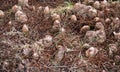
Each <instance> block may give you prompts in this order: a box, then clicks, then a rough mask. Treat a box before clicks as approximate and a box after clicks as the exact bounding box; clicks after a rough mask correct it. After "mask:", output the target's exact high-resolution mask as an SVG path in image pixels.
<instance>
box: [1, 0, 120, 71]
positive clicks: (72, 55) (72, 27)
mask: <svg viewBox="0 0 120 72" xmlns="http://www.w3.org/2000/svg"><path fill="white" fill-rule="evenodd" d="M15 4H17V0H0V10H3V11H5V17H4V18H3V19H0V72H104V71H105V72H120V44H119V41H118V40H117V39H115V38H114V36H113V33H112V32H113V31H117V32H119V31H120V28H117V29H113V27H111V26H110V25H106V24H105V23H104V21H103V23H104V26H105V32H106V34H107V39H106V41H105V42H104V43H101V44H99V43H90V45H91V46H94V47H96V48H98V49H99V50H100V51H99V52H98V54H97V55H96V56H95V57H93V58H87V57H86V56H85V51H86V49H84V48H82V45H83V44H84V43H85V42H86V41H84V39H85V38H84V36H85V34H83V33H81V32H80V28H81V27H82V26H83V25H84V24H85V25H90V26H91V30H96V29H95V27H94V24H95V21H94V20H93V19H91V18H85V19H83V18H81V17H79V16H77V18H78V20H77V22H71V21H70V19H69V16H70V15H71V14H72V13H71V12H67V11H66V12H65V13H66V14H65V15H62V14H61V19H62V20H61V22H62V24H65V23H67V25H65V29H66V34H65V35H64V37H59V32H58V31H57V32H53V31H52V25H53V22H54V21H53V20H52V19H51V17H50V16H48V18H46V17H45V16H44V14H43V12H41V13H36V12H37V9H36V10H35V11H33V10H30V9H28V8H26V7H25V8H24V11H25V13H26V14H27V16H28V18H29V19H28V22H26V24H27V25H28V26H29V29H30V32H29V33H28V34H23V33H22V30H21V29H22V26H23V23H19V22H16V21H15V17H14V13H11V12H9V9H11V7H12V6H13V5H15ZM29 4H30V5H35V7H36V8H37V7H38V6H46V5H48V6H49V7H50V8H55V7H57V6H59V5H62V4H63V1H62V0H61V1H60V0H56V2H49V1H48V2H47V3H46V2H45V3H43V2H39V0H31V1H29ZM110 9H111V11H110V13H107V12H105V10H103V11H104V14H105V15H104V17H103V19H106V18H107V17H113V18H114V17H116V16H117V17H119V18H120V4H117V5H114V6H110ZM73 14H75V13H73ZM10 20H11V21H12V25H8V22H9V21H10ZM13 27H14V28H15V29H16V31H19V32H20V33H15V32H16V31H14V30H13V29H12V28H13ZM12 31H13V32H14V33H15V34H8V33H10V32H12ZM21 33H22V34H21ZM46 34H49V35H51V36H53V39H54V42H53V45H52V46H49V47H45V48H44V50H39V49H37V46H34V44H35V43H36V41H39V40H40V39H41V38H44V36H45V35H46ZM73 41H77V44H75V45H74V44H73V45H72V46H71V44H72V43H73ZM78 43H81V45H78ZM111 43H116V44H117V51H116V52H115V53H114V54H113V56H109V49H108V44H111ZM57 45H63V46H67V47H69V48H72V47H74V48H73V51H70V52H65V54H64V57H63V59H62V60H61V61H60V62H59V63H54V60H55V54H56V53H57V52H58V48H57ZM77 45H78V46H77ZM25 48H30V49H31V52H30V54H29V55H28V56H25V55H24V54H23V50H24V49H25ZM34 53H40V54H39V57H38V58H37V59H36V58H34V57H33V54H34ZM81 57H82V58H81ZM24 61H25V62H24ZM103 70H104V71H103Z"/></svg>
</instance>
